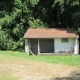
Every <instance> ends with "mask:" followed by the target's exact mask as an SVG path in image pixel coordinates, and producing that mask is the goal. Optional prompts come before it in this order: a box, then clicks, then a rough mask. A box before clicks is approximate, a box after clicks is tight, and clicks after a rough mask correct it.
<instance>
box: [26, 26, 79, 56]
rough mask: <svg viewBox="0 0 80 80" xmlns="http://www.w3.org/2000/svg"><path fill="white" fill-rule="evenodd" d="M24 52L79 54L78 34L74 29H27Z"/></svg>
mask: <svg viewBox="0 0 80 80" xmlns="http://www.w3.org/2000/svg"><path fill="white" fill-rule="evenodd" d="M24 38H25V52H27V53H31V54H36V55H39V54H44V53H45V54H60V53H62V54H65V53H66V54H68V53H70V54H75V55H78V54H79V41H78V38H79V36H78V35H77V34H76V33H75V30H74V29H54V28H53V29H29V30H28V32H27V33H26V34H25V36H24Z"/></svg>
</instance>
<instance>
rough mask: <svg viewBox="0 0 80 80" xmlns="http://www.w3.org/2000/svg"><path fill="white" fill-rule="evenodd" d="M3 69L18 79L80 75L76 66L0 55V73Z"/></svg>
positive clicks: (63, 78) (59, 79)
mask: <svg viewBox="0 0 80 80" xmlns="http://www.w3.org/2000/svg"><path fill="white" fill-rule="evenodd" d="M3 71H10V72H11V74H12V75H13V76H14V77H16V78H17V80H67V78H71V79H72V77H73V76H76V74H77V73H78V75H80V73H79V71H80V68H79V67H75V66H74V67H73V66H67V65H60V64H51V63H46V62H36V61H30V60H25V59H18V58H17V59H16V58H7V57H5V58H4V57H3V56H0V73H2V72H3ZM75 73H76V74H75ZM78 77H79V76H78ZM78 77H77V78H76V77H75V78H76V80H78ZM79 78H80V77H79Z"/></svg>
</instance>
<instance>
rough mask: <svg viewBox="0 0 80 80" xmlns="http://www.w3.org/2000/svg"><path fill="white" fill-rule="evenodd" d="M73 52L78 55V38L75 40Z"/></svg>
mask: <svg viewBox="0 0 80 80" xmlns="http://www.w3.org/2000/svg"><path fill="white" fill-rule="evenodd" d="M74 54H75V55H78V54H79V41H78V38H77V39H76V41H75V46H74Z"/></svg>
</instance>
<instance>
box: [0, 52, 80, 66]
mask: <svg viewBox="0 0 80 80" xmlns="http://www.w3.org/2000/svg"><path fill="white" fill-rule="evenodd" d="M0 55H3V56H7V57H8V58H9V57H15V58H21V59H28V60H32V61H41V62H48V63H53V64H64V65H71V66H80V55H78V56H30V55H28V54H27V53H25V52H18V51H14V52H13V51H0Z"/></svg>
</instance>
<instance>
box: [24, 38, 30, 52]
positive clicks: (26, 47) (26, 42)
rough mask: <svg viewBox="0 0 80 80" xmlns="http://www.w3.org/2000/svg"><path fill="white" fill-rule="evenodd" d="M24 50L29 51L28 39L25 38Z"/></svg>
mask: <svg viewBox="0 0 80 80" xmlns="http://www.w3.org/2000/svg"><path fill="white" fill-rule="evenodd" d="M25 52H26V53H29V45H28V39H25Z"/></svg>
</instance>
